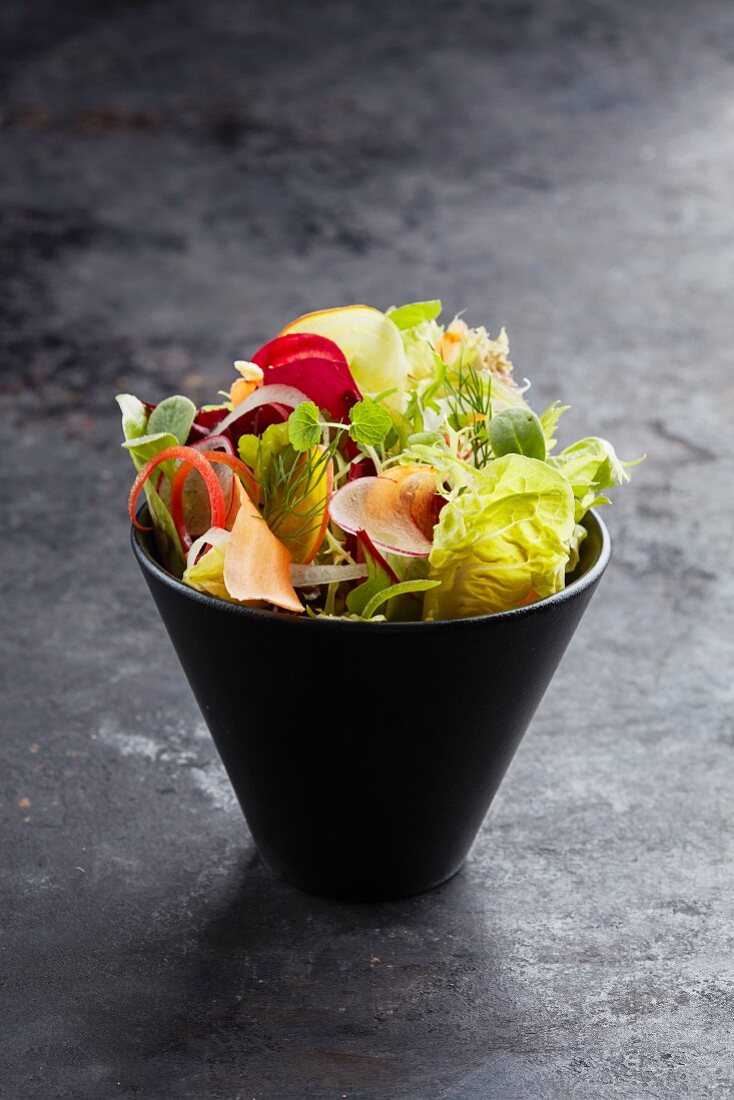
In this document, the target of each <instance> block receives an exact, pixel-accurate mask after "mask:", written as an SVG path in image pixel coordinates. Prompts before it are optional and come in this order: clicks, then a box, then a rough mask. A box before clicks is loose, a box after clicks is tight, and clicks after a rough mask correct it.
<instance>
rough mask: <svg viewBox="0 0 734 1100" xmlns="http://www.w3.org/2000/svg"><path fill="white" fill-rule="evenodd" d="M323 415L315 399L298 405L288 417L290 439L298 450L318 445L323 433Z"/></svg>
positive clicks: (308, 449)
mask: <svg viewBox="0 0 734 1100" xmlns="http://www.w3.org/2000/svg"><path fill="white" fill-rule="evenodd" d="M322 430H323V429H322V427H321V416H320V414H319V410H318V408H317V407H316V405H314V403H313V401H304V402H303V403H302V404H301V405H298V406H296V408H295V409H294V410H293V412H292V413H291V415H290V416H289V417H288V441H289V443H290V445H291V447H293V448H294V450H296V451H310V450H312V448H314V447H317V446H318V444H319V442H320V441H321V434H322Z"/></svg>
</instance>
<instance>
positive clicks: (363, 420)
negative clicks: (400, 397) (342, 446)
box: [296, 397, 393, 447]
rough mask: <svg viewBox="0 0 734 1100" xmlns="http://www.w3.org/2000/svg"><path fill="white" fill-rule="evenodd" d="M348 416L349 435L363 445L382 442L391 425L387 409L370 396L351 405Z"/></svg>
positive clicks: (369, 445)
mask: <svg viewBox="0 0 734 1100" xmlns="http://www.w3.org/2000/svg"><path fill="white" fill-rule="evenodd" d="M299 408H303V406H302V405H301V406H299ZM297 411H298V410H296V412H297ZM349 417H350V419H351V421H352V424H351V427H350V429H349V434H350V436H351V437H352V439H353V440H354V441H355V443H361V444H363V445H364V446H365V447H376V446H377V445H378V444H379V443H382V441H383V439H384V438H385V436H386V435H387V433H388V432H389V431H390V429H391V428H392V426H393V424H392V417H391V416H390V414H389V412H388V411H387V409H383V408H382V406H381V405H378V404H377V402H376V401H374V400H373V399H372V398H371V397H365V398H364V400H363V401H358V402H357V404H356V405H352V408H351V411H350V413H349Z"/></svg>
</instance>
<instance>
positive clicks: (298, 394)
mask: <svg viewBox="0 0 734 1100" xmlns="http://www.w3.org/2000/svg"><path fill="white" fill-rule="evenodd" d="M308 400H309V399H308V397H307V396H306V394H305V393H303V392H302V391H301V390H297V389H296V388H295V387H294V386H287V385H282V386H281V385H280V384H275V385H273V386H270V385H268V386H260V388H259V389H257V390H255V392H254V393H251V394H250V396H249V397H246V398H245V400H244V401H240V403H239V405H237V406H236V408H234V409H232V412H231V413H229V414H228V415H227V416H225V418H224V420H221V421H220V422H219V423H218V424H216V425H215V428H216V431H213V432H212V434H213V435H223V434H224V432H226V430H227V428H229V427H230V425H232V424H234V423H235V421H237V420H239V419H240V417H242V416H245V415H246V414H247V413H249V412H253V410H254V409H259V408H260V406H261V405H287V406H288V407H289V408H291V409H295V408H296V407H297V406H298V405H302V404H303V402H304V401H308Z"/></svg>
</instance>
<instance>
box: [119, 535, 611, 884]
mask: <svg viewBox="0 0 734 1100" xmlns="http://www.w3.org/2000/svg"><path fill="white" fill-rule="evenodd" d="M585 523H586V527H587V530H588V537H587V538H586V539H585V541H584V542H583V544H582V555H581V561H580V563H579V566H578V568H577V570H576V573H575V574H574V576H573V578H571V580H570V582H569V584H568V586H567V587H566V588H565V589H564V590H563V591H562V592H559V593H557V594H556V595H554V596H551V597H549V598H548V599H546V600H543V601H542V602H540V603H537V604H533V605H532V606H531V607H526V608H521V609H519V610H517V611H506V612H502V613H501V614H497V615H486V616H482V617H479V618H472V619H460V620H455V621H450V622H436V623H373V624H370V623H354V622H341V621H339V620H314V619H308V618H306V617H305V616H303V617H301V616H292V615H287V614H281V613H277V612H268V611H258V610H253V609H250V608H246V607H240V606H238V605H236V604H231V603H227V602H226V601H224V600H218V599H216V598H214V597H212V596H206V595H202V594H201V593H199V592H196V591H194V589H192V588H189V587H188V586H187V585H184V584H182V583H181V582H180V581H177V580H176V579H175V578H174V577H172V576H170V574H168V573H167V572H166V571H165V570H164V569H162V568H161V566H160V565H159V564H158V562H157V561H156V558H155V548H154V544H153V542H152V540H151V537H150V536H149V535H147V534H143V533H141V532H140V531H137V530H136V529H135V528H133V530H132V545H133V550H134V552H135V557H136V558H137V560H138V564H139V565H140V568H141V569H142V571H143V574H144V576H145V579H146V581H147V583H148V587H149V588H150V591H151V593H152V595H153V599H154V600H155V602H156V604H157V606H158V610H159V612H160V614H161V617H162V619H163V622H164V624H165V626H166V629H167V630H168V633H169V635H170V638H171V641H172V642H173V645H174V647H175V649H176V652H177V653H178V656H179V659H180V661H181V664H182V665H183V669H184V672H185V673H186V676H187V677H188V680H189V683H190V685H191V687H192V689H193V692H194V695H195V696H196V699H197V701H198V703H199V706H200V707H201V710H202V713H203V715H204V718H205V719H206V722H207V725H208V726H209V729H210V731H211V734H212V737H213V738H214V742H215V744H216V746H217V749H218V750H219V753H220V755H221V758H222V761H223V762H224V766H225V768H226V769H227V773H228V775H229V778H230V780H231V782H232V786H233V787H234V790H235V793H236V795H237V798H238V799H239V802H240V805H241V807H242V810H243V812H244V815H245V817H246V819H247V823H248V825H249V827H250V830H251V832H252V835H253V837H254V840H255V843H256V844H257V847H258V849H259V852H260V854H261V856H262V858H263V860H264V861H265V862H266V863H267V865H268V866H269V867H270V868H271V870H272V871H273V872H274V873H275V874H277V875H279V876H280V877H281V878H283V879H285V880H286V881H287V882H289V883H292V884H293V885H294V886H298V887H300V888H301V889H302V890H306V891H308V892H309V893H313V894H320V895H323V896H326V897H332V898H342V899H350V900H365V901H366V900H369V901H382V900H387V899H390V898H399V897H405V896H407V895H410V894H415V893H419V892H421V891H423V890H428V889H430V888H431V887H433V886H437V885H438V884H439V883H441V882H444V881H445V880H446V879H448V878H450V877H451V876H452V875H453V874H455V873H456V872H457V871H458V870H459V868H460V867H461V865H462V863H463V862H464V860H465V859H466V856H467V853H468V851H469V849H470V847H471V845H472V843H473V841H474V838H475V837H476V835H477V832H478V830H479V827H480V826H481V824H482V821H483V820H484V817H485V815H486V813H487V810H488V808H489V805H490V803H491V801H492V798H493V797H494V795H495V792H496V791H497V788H498V787H499V785H500V782H501V781H502V777H503V776H504V774H505V771H506V770H507V767H508V765H509V763H510V761H511V760H512V757H513V755H514V753H515V750H516V749H517V746H518V744H519V742H520V739H521V738H522V735H523V734H524V732H525V730H526V729H527V726H528V723H529V722H530V720H531V718H532V717H533V714H534V713H535V710H536V707H537V706H538V703H539V702H540V700H541V698H542V696H543V694H544V693H545V690H546V688H547V687H548V684H549V683H550V681H551V678H552V676H553V673H554V672H555V670H556V668H557V666H558V663H559V661H560V659H561V657H562V656H563V653H564V650H565V649H566V646H567V645H568V643H569V642H570V640H571V638H572V636H573V633H574V631H575V629H576V627H577V625H578V623H579V621H580V619H581V616H582V615H583V613H584V611H585V609H586V605H587V604H588V602H589V600H590V599H591V597H592V595H593V593H594V591H595V589H596V586H597V585H598V583H599V580H600V579H601V576H602V574H603V572H604V570H605V569H606V566H607V563H608V561H609V554H610V540H609V533H608V532H607V529H606V527H605V526H604V524H603V522H602V521H601V520H600V519H599V518H598V516H596V515H595V514H593V513H590V514H589V515H587V517H586V520H585Z"/></svg>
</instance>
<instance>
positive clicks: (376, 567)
mask: <svg viewBox="0 0 734 1100" xmlns="http://www.w3.org/2000/svg"><path fill="white" fill-rule="evenodd" d="M357 547H358V549H359V552H360V553H361V554H362V555H363V557H364V560H365V562H366V563H367V580H366V581H365V582H364V584H360V585H359V586H358V587H357V588H353V589H352V591H351V592H350V593H349V595H348V596H347V610H348V611H351V612H352V614H354V615H362V614H363V612H364V609H365V607H366V606H367V604H368V603H369V602H370V600H371V599H373V598H374V597H375V596H377V595H378V594H379V593H380V592H384V591H385V589H386V588H390V587H391V586H392V585H394V584H397V583H398V578H397V576H396V574H395V571H394V570H393V569H392V567H391V566H390V565H389V564H388V563H387V562H386V561H385V559H384V558H383V556H382V554H381V553H380V552H379V550H378V549H377V547H376V546H375V545H374V543H373V542H372V540H371V539H370V537H369V535H368V534H367V532H366V531H360V532H359V533H358V535H357Z"/></svg>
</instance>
